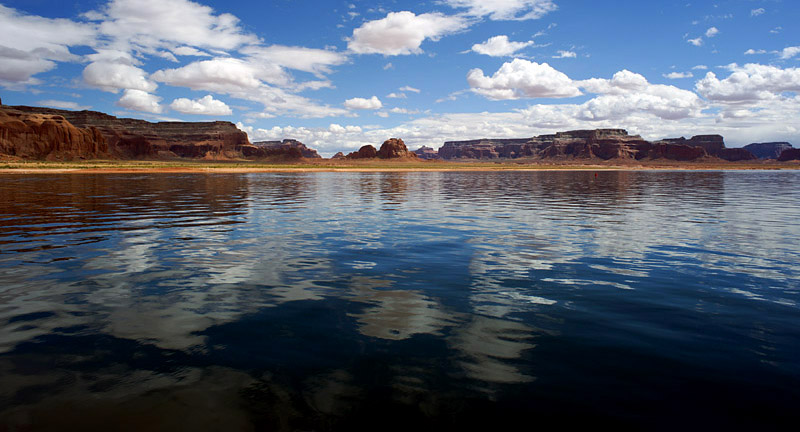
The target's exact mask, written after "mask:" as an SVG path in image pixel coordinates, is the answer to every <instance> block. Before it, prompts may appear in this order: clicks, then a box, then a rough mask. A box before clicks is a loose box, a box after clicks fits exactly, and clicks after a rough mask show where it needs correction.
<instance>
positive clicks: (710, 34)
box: [706, 27, 719, 38]
mask: <svg viewBox="0 0 800 432" xmlns="http://www.w3.org/2000/svg"><path fill="white" fill-rule="evenodd" d="M718 34H719V29H718V28H716V27H711V28H709V29H708V30H706V37H709V38H712V37H714V36H716V35H718Z"/></svg>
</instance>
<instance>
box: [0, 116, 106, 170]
mask: <svg viewBox="0 0 800 432" xmlns="http://www.w3.org/2000/svg"><path fill="white" fill-rule="evenodd" d="M0 153H2V154H6V155H10V156H16V157H20V158H24V159H48V160H72V159H98V158H108V157H109V154H108V143H107V142H106V139H105V138H104V137H103V135H102V134H101V133H100V131H98V130H97V129H95V128H93V127H88V128H81V127H75V125H73V124H71V123H70V122H69V121H67V120H66V119H65V118H64V117H63V116H60V115H53V114H36V113H28V112H24V111H19V110H16V109H13V108H11V107H2V108H0Z"/></svg>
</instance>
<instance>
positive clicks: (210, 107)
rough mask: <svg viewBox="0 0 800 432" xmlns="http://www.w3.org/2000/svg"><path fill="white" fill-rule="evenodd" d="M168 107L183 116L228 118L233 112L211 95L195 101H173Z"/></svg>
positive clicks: (180, 99)
mask: <svg viewBox="0 0 800 432" xmlns="http://www.w3.org/2000/svg"><path fill="white" fill-rule="evenodd" d="M169 107H170V108H172V109H173V110H175V111H178V112H180V113H184V114H197V115H209V116H228V115H231V114H233V110H231V108H230V107H229V106H228V105H226V104H225V102H222V101H219V100H216V99H214V97H213V96H211V95H206V96H205V97H202V98H200V99H197V100H191V99H186V98H179V99H175V100H174V101H172V103H171V104H170V105H169Z"/></svg>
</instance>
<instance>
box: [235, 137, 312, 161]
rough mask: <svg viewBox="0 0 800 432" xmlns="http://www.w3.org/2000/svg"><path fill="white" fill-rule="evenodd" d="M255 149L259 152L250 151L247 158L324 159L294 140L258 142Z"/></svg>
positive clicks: (254, 144)
mask: <svg viewBox="0 0 800 432" xmlns="http://www.w3.org/2000/svg"><path fill="white" fill-rule="evenodd" d="M253 147H257V150H252V149H248V153H246V154H245V157H270V156H287V157H291V158H299V157H304V158H312V159H319V158H321V157H322V156H320V155H319V154H317V151H316V150H314V149H311V148H308V147H306V145H305V144H303V143H301V142H300V141H297V140H293V139H285V140H283V141H258V142H254V143H253ZM242 153H244V152H242ZM248 154H249V155H248ZM250 155H252V156H250Z"/></svg>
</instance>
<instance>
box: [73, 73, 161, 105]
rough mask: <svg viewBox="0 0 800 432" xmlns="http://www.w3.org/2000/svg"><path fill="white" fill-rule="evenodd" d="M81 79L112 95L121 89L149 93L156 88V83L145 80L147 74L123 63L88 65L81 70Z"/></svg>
mask: <svg viewBox="0 0 800 432" xmlns="http://www.w3.org/2000/svg"><path fill="white" fill-rule="evenodd" d="M83 79H84V81H86V83H87V84H89V85H91V86H93V87H98V88H100V89H102V90H105V91H108V92H112V93H117V92H118V91H119V90H122V89H133V90H140V91H142V92H146V93H149V92H152V91H154V90H155V89H156V88H158V85H157V84H156V83H154V82H152V81H150V80H149V79H148V78H147V72H145V71H143V70H142V69H139V68H138V67H136V66H131V65H129V64H124V63H112V62H105V61H100V62H94V63H90V64H89V65H88V66H86V68H85V69H83ZM151 112H152V111H151Z"/></svg>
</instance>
